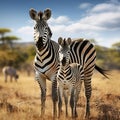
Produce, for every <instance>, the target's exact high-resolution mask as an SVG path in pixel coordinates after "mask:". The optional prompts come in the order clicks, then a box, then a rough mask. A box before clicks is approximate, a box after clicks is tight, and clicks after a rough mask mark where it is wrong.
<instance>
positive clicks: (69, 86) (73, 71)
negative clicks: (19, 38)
mask: <svg viewBox="0 0 120 120" xmlns="http://www.w3.org/2000/svg"><path fill="white" fill-rule="evenodd" d="M63 41H64V42H63ZM71 42H72V41H71V38H68V39H67V40H65V39H64V40H62V39H61V38H59V39H58V43H59V46H60V47H59V60H60V68H59V70H58V73H57V80H58V110H59V111H58V112H59V117H60V115H61V111H62V109H61V108H62V96H64V99H65V107H66V117H67V116H68V108H67V107H68V97H69V95H70V106H71V114H72V117H73V118H75V117H77V116H78V115H77V110H76V105H77V102H78V99H79V93H80V89H81V84H82V81H83V80H84V69H83V66H82V65H80V64H78V63H70V44H71Z"/></svg>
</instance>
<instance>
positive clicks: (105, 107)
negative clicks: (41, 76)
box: [0, 71, 120, 120]
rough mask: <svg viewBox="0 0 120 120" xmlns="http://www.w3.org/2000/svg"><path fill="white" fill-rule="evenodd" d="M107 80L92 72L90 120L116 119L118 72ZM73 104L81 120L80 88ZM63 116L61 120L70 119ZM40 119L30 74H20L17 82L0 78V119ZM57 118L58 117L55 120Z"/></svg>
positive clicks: (119, 110)
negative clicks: (76, 102)
mask: <svg viewBox="0 0 120 120" xmlns="http://www.w3.org/2000/svg"><path fill="white" fill-rule="evenodd" d="M110 74H111V75H110V80H107V79H104V78H103V77H102V76H101V75H100V74H99V73H97V72H95V74H94V76H93V80H92V86H93V91H92V97H91V102H90V103H91V117H90V120H120V71H111V73H110ZM47 88H48V89H47V100H46V113H45V120H52V101H51V83H50V82H47ZM80 96H81V97H80V100H79V102H78V105H77V110H78V118H77V119H76V120H83V119H84V113H85V97H84V88H83V89H82V91H81V95H80ZM64 113H65V112H64V106H63V115H62V117H61V120H72V118H71V114H70V109H69V117H68V118H65V115H64ZM8 119H9V120H40V119H41V118H40V91H39V86H38V84H37V82H36V81H35V80H34V75H33V76H31V77H28V76H27V75H26V74H23V73H21V74H20V78H19V80H18V82H17V83H16V82H14V81H13V82H12V83H10V82H7V83H5V82H4V80H3V75H2V74H1V75H0V120H8ZM57 119H58V118H57Z"/></svg>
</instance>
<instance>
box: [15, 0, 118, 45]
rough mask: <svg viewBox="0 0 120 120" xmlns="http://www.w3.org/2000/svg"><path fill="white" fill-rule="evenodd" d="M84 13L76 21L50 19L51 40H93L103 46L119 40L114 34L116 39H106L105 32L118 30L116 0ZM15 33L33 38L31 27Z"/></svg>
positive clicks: (61, 17)
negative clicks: (67, 38)
mask: <svg viewBox="0 0 120 120" xmlns="http://www.w3.org/2000/svg"><path fill="white" fill-rule="evenodd" d="M116 3H117V4H116ZM91 6H92V5H91V4H89V3H83V4H81V5H80V8H81V9H85V8H90V7H91ZM86 11H87V12H85V15H84V17H82V18H80V19H79V20H77V21H73V20H72V19H71V18H69V17H68V16H58V17H57V18H54V17H52V18H51V19H50V20H49V21H48V25H49V26H50V28H51V30H52V32H53V36H52V38H53V39H54V40H55V41H57V39H58V37H60V36H62V37H71V38H79V37H83V38H88V39H91V38H94V39H95V40H97V41H98V44H101V45H105V46H110V44H112V43H114V42H115V41H116V40H119V38H120V34H119V35H118V34H116V37H115V36H111V37H110V38H109V39H107V37H106V36H107V33H106V32H108V31H112V32H113V33H112V32H111V33H112V34H114V33H116V31H119V30H120V3H118V1H117V0H116V2H114V1H112V0H111V1H109V2H106V3H101V4H97V5H95V6H92V8H91V9H89V10H88V9H86ZM17 32H18V33H22V35H23V37H24V36H25V37H26V38H27V39H28V38H30V36H31V38H33V26H24V27H22V28H20V29H19V30H18V31H17ZM108 34H109V32H108ZM105 35H106V36H105ZM108 36H109V35H108ZM32 40H33V39H32ZM113 40H114V41H113ZM105 41H107V42H105Z"/></svg>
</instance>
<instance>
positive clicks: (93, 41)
mask: <svg viewBox="0 0 120 120" xmlns="http://www.w3.org/2000/svg"><path fill="white" fill-rule="evenodd" d="M89 40H90V42H92V43H93V44H95V45H97V41H96V40H95V39H93V38H92V39H89Z"/></svg>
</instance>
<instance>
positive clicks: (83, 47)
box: [30, 9, 105, 116]
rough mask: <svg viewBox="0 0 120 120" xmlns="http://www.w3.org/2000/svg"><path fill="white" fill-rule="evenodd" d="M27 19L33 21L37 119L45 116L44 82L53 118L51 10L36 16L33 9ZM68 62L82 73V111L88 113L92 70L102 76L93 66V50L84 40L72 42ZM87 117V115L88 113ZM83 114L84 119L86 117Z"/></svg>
mask: <svg viewBox="0 0 120 120" xmlns="http://www.w3.org/2000/svg"><path fill="white" fill-rule="evenodd" d="M30 17H31V18H32V19H33V20H35V22H36V25H35V27H34V41H35V45H36V56H35V60H34V67H35V78H36V80H37V81H38V83H39V85H40V88H41V115H42V116H44V113H45V100H46V79H49V80H51V81H52V100H53V115H54V116H56V113H57V109H56V102H57V80H56V75H57V70H58V66H59V60H58V49H59V45H58V44H57V43H56V42H54V41H52V40H51V36H52V32H51V30H50V28H49V26H48V24H47V20H48V19H49V18H50V17H51V10H50V9H46V10H45V11H44V12H41V11H40V12H39V13H37V12H36V11H35V10H34V9H31V10H30ZM70 51H71V52H70V62H71V63H79V64H80V65H82V66H83V67H84V70H85V75H86V76H85V80H84V83H85V90H86V97H87V107H86V109H87V110H86V111H89V104H88V103H89V98H90V96H91V86H89V84H90V83H91V77H92V74H93V70H94V67H95V68H96V69H97V70H98V71H99V72H101V73H102V74H103V75H105V74H104V71H103V70H102V69H101V68H99V67H98V66H96V65H95V57H96V52H95V49H94V46H93V45H92V44H91V43H90V42H89V41H88V40H84V41H82V40H75V41H73V42H72V43H71V46H70ZM88 113H89V112H88ZM88 113H86V115H87V114H88Z"/></svg>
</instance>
